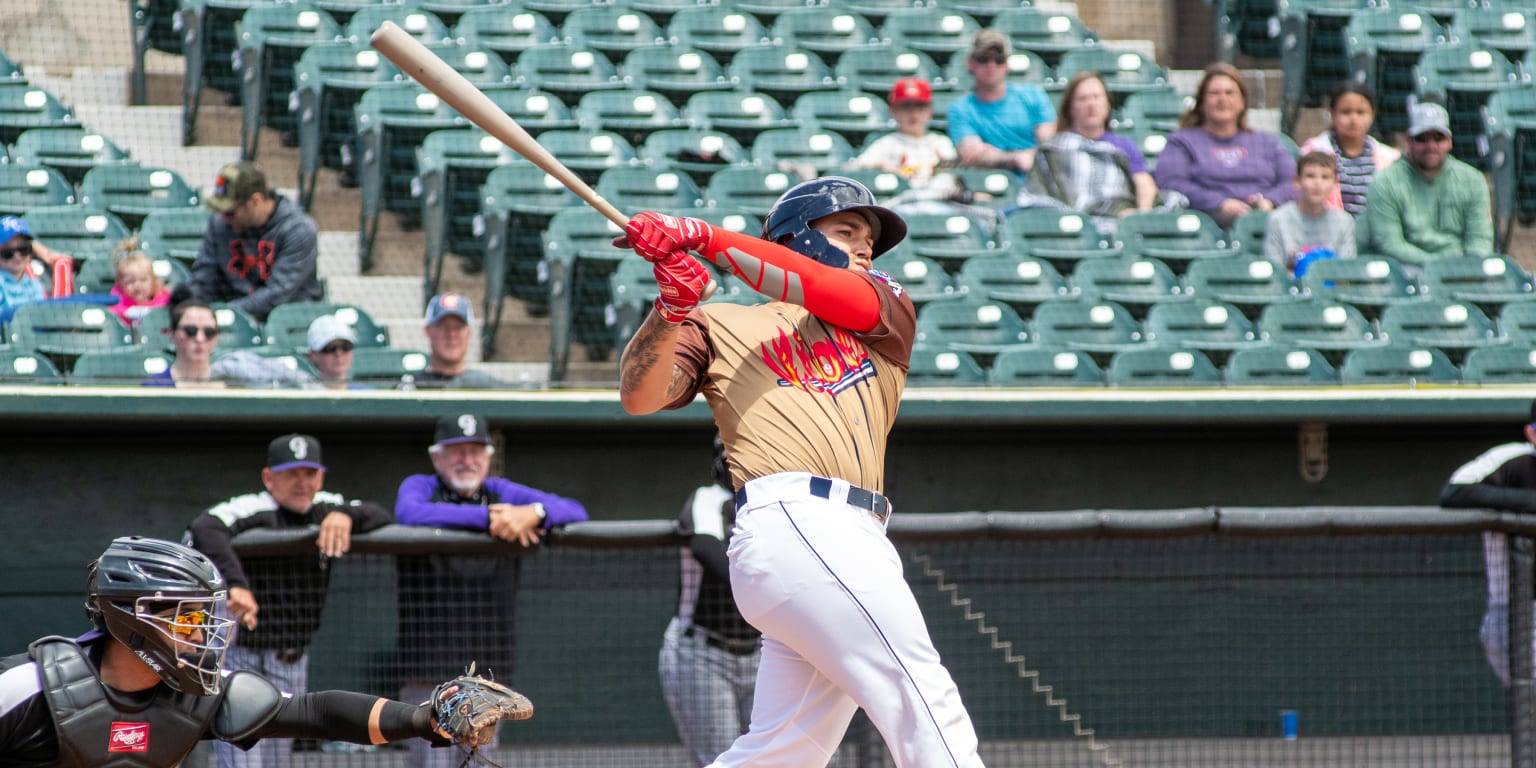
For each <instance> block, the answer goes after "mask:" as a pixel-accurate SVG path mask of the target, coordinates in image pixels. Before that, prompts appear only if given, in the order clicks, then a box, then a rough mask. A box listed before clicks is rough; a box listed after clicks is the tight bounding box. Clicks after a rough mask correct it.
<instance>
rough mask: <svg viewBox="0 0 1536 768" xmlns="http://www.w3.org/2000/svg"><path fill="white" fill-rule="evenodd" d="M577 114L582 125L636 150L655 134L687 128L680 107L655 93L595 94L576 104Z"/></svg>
mask: <svg viewBox="0 0 1536 768" xmlns="http://www.w3.org/2000/svg"><path fill="white" fill-rule="evenodd" d="M575 115H576V119H577V120H578V121H580V123H581V125H582V126H584V127H586V128H588V129H595V130H599V131H612V132H613V133H617V134H619V135H620V136H623V137H624V140H625V141H627V142H629V143H630V144H631V145H632V146H635V147H639V146H640V145H642V144H644V143H645V138H646V137H647V136H649V135H651V134H652V133H653V132H655V131H660V130H665V129H668V128H683V127H686V126H687V123H686V122H685V121H684V120H683V118H682V117H681V116H680V115H679V114H678V109H677V107H674V106H672V102H671V101H669V100H667V97H666V96H663V95H661V94H659V93H657V92H655V91H644V90H624V91H593V92H592V93H589V94H587V95H585V96H583V97H581V100H580V101H578V102H576V110H575Z"/></svg>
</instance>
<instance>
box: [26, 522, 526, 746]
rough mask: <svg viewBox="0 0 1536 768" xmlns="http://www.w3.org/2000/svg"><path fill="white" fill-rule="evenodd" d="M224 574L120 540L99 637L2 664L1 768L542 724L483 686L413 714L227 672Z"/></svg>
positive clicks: (61, 642)
mask: <svg viewBox="0 0 1536 768" xmlns="http://www.w3.org/2000/svg"><path fill="white" fill-rule="evenodd" d="M227 597H228V591H227V589H226V588H225V584H224V578H223V577H222V576H220V575H219V571H218V569H217V568H215V567H214V565H213V563H212V561H210V560H209V559H208V558H207V557H205V556H204V555H203V554H202V553H200V552H198V551H196V550H194V549H190V548H188V547H184V546H182V545H180V544H175V543H172V542H169V541H161V540H159V539H149V538H142V537H138V536H129V537H123V538H119V539H116V540H114V541H113V542H112V544H111V546H109V547H107V550H106V551H105V552H103V553H102V554H101V557H99V558H97V559H96V560H95V561H94V562H92V563H91V564H90V567H89V568H88V570H87V576H86V601H85V610H86V614H87V615H88V616H89V617H90V619H91V621H92V622H93V623H94V624H95V625H96V629H95V630H94V631H92V632H89V633H87V634H85V635H82V636H80V637H77V638H74V639H69V638H64V637H44V638H42V639H39V640H37V641H35V642H33V643H32V644H31V646H29V647H28V649H27V652H26V653H23V654H17V655H15V656H11V657H8V658H5V659H3V660H0V765H5V766H18V767H20V766H60V767H61V768H91V767H93V766H135V767H137V766H145V767H146V768H161V767H164V768H169V767H170V766H175V765H178V764H180V763H181V761H182V760H183V759H184V758H186V757H187V755H188V754H189V753H190V752H191V751H192V748H193V747H195V746H197V743H198V741H200V740H203V739H217V740H220V741H227V742H230V743H232V744H235V745H237V746H240V747H242V748H249V747H250V746H251V745H253V744H255V743H256V742H257V741H260V740H261V739H264V738H274V737H286V738H314V739H329V740H339V741H350V742H353V743H357V744H383V743H385V742H389V741H399V740H403V739H409V738H420V739H426V740H428V741H431V742H433V743H435V744H441V745H447V744H457V745H460V746H461V747H462V748H464V749H466V750H467V752H468V754H467V755H466V758H465V759H466V762H467V761H468V760H469V759H470V758H471V757H473V756H474V754H475V750H476V748H478V747H479V746H480V745H483V744H485V743H486V742H487V741H489V739H490V736H491V734H492V733H494V731H495V729H496V725H497V723H498V722H499V721H501V720H523V719H526V718H528V717H531V716H532V715H533V704H531V703H530V702H529V701H528V699H527V698H525V697H524V696H522V695H521V694H518V693H516V692H514V691H512V690H510V689H508V688H506V687H504V686H501V685H499V684H497V683H495V682H492V681H489V680H485V679H482V678H479V677H475V676H474V667H473V665H471V667H470V670H469V672H468V673H467V674H466V675H465V676H463V677H460V678H457V679H454V680H450V681H448V682H445V683H443V684H442V685H440V686H438V688H437V690H436V691H434V692H433V695H432V698H431V699H430V700H429V701H428V702H426V703H423V704H420V705H412V704H405V703H403V702H399V701H391V700H389V699H383V698H379V697H376V696H369V695H366V694H361V693H352V692H350V691H319V692H315V693H307V694H304V695H301V696H293V695H290V694H286V693H282V692H280V691H278V690H277V688H275V687H274V686H273V685H272V684H271V683H270V682H268V681H267V679H266V678H264V677H261V676H260V675H257V674H255V673H252V672H228V671H225V670H224V669H222V661H223V658H224V652H225V650H226V649H227V647H228V641H229V632H230V629H231V627H232V626H233V623H234V622H233V621H231V620H229V619H224V618H219V616H220V615H221V614H222V613H223V612H222V610H221V609H222V608H223V603H224V602H225V600H226V599H227Z"/></svg>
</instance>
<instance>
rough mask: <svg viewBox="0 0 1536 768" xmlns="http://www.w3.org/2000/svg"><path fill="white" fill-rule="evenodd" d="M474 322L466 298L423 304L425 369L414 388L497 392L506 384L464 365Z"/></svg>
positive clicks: (452, 295) (446, 296)
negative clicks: (425, 339) (428, 348)
mask: <svg viewBox="0 0 1536 768" xmlns="http://www.w3.org/2000/svg"><path fill="white" fill-rule="evenodd" d="M474 322H475V313H474V310H472V309H470V306H469V299H466V298H464V296H463V295H461V294H457V293H443V294H438V295H437V296H433V297H432V301H431V302H430V303H428V304H427V317H426V334H427V342H428V344H429V345H430V350H431V352H430V354H429V356H428V358H429V359H428V362H427V367H426V370H423V371H421V372H420V373H417V374H415V379H414V381H415V385H416V386H417V387H421V388H427V389H500V388H503V387H506V386H507V384H506V382H504V381H502V380H500V379H498V378H496V377H494V376H492V375H490V374H488V373H483V372H481V371H477V370H474V369H473V368H470V367H469V364H468V363H467V362H465V360H466V358H467V357H468V356H469V343H470V340H471V337H472V336H473V334H471V333H470V329H471V326H472V325H473V324H474Z"/></svg>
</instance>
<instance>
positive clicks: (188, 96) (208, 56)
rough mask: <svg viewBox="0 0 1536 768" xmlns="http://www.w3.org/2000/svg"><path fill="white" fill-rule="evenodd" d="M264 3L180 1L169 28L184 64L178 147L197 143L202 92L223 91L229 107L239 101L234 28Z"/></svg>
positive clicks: (263, 0)
mask: <svg viewBox="0 0 1536 768" xmlns="http://www.w3.org/2000/svg"><path fill="white" fill-rule="evenodd" d="M269 4H270V3H269V2H267V0H183V2H180V3H179V4H178V5H179V7H178V9H177V10H176V12H175V20H174V22H173V23H172V26H173V28H174V29H175V30H177V31H178V32H179V33H180V35H181V51H180V53H181V55H182V62H183V67H184V69H183V75H182V90H181V143H182V144H183V145H184V146H189V145H192V144H196V143H197V114H198V109H199V107H200V106H201V102H202V95H203V92H204V91H205V90H207V89H210V88H211V89H214V90H218V91H222V92H223V93H225V94H227V95H228V96H229V98H230V100H231V103H239V100H240V74H239V73H238V72H236V71H235V69H234V54H235V51H236V50H238V49H239V41H238V40H237V39H236V38H235V26H236V25H237V24H238V22H239V21H240V18H241V17H242V16H244V15H245V12H246V11H247V10H249V9H251V8H253V7H255V6H258V5H269Z"/></svg>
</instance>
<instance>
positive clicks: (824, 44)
mask: <svg viewBox="0 0 1536 768" xmlns="http://www.w3.org/2000/svg"><path fill="white" fill-rule="evenodd" d="M768 31H769V33H770V34H771V35H772V36H773V38H774V39H775V40H778V41H780V44H781V45H788V46H794V47H796V48H800V49H802V50H806V51H810V52H812V53H814V54H816V55H817V56H820V57H821V60H822V61H825V62H826V63H827V64H829V65H833V66H836V65H837V63H838V61H839V59H840V58H841V57H842V56H843V54H845V53H848V52H852V51H858V50H863V49H867V48H869V47H870V46H871V45H878V44H879V42H880V38H879V35H877V34H876V33H875V28H874V27H873V26H871V25H870V23H869V21H868V20H867V19H865V18H864V17H863V16H860V15H858V14H855V13H846V12H842V11H840V10H838V9H837V8H836V7H835V6H828V7H826V8H815V7H807V8H794V9H790V10H787V11H785V12H783V13H781V14H779V15H778V16H777V17H775V18H774V20H773V24H772V25H771V26H770V27H769V30H768Z"/></svg>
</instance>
